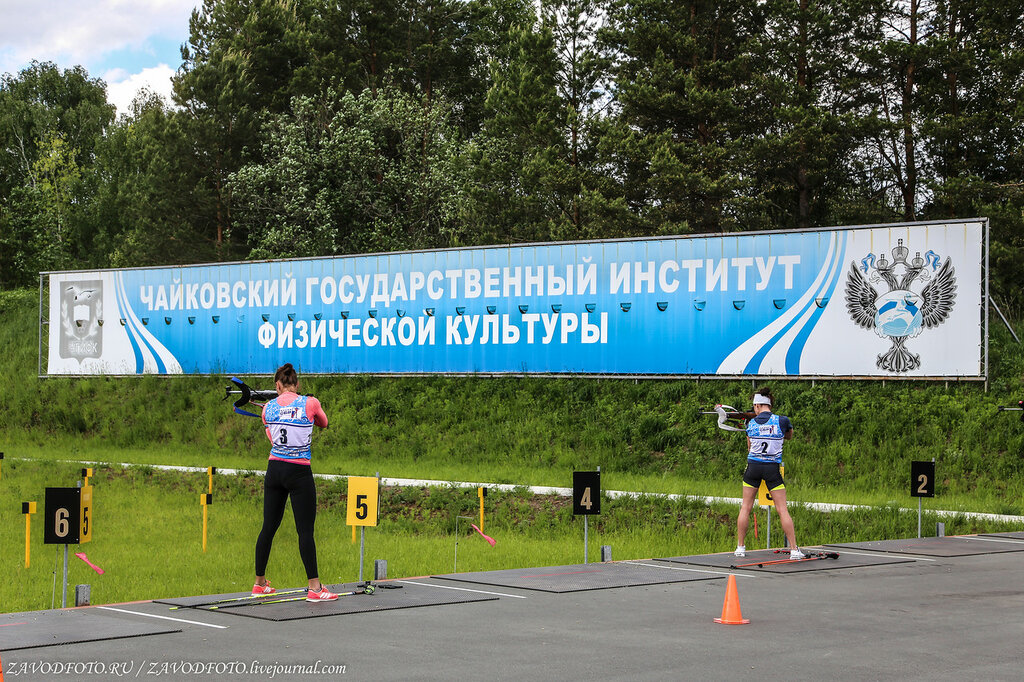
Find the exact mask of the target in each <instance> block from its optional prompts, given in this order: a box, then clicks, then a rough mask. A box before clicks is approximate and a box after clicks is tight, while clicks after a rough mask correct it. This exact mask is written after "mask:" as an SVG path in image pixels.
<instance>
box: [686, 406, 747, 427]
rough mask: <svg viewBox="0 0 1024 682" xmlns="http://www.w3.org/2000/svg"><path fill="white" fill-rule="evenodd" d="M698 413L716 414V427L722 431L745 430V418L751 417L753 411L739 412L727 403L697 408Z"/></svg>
mask: <svg viewBox="0 0 1024 682" xmlns="http://www.w3.org/2000/svg"><path fill="white" fill-rule="evenodd" d="M698 412H699V414H715V415H718V428H720V429H722V430H723V431H744V432H745V431H746V430H747V426H746V423H745V422H746V420H748V419H753V418H754V413H753V412H740V411H739V410H737V409H736V408H735V407H730V406H729V405H715V409H714V410H710V411H709V410H698Z"/></svg>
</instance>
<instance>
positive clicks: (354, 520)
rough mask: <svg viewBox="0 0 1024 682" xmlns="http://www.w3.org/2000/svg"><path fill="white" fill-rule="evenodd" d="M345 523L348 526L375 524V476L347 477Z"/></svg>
mask: <svg viewBox="0 0 1024 682" xmlns="http://www.w3.org/2000/svg"><path fill="white" fill-rule="evenodd" d="M345 523H347V524H348V525H350V526H376V525H377V479H376V477H373V476H349V477H348V509H347V514H346V517H345ZM353 532H354V531H353ZM353 537H354V536H353Z"/></svg>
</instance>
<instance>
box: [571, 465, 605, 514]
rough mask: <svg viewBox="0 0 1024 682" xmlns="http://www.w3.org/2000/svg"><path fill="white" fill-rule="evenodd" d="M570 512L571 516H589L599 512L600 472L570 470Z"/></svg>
mask: <svg viewBox="0 0 1024 682" xmlns="http://www.w3.org/2000/svg"><path fill="white" fill-rule="evenodd" d="M572 513H573V516H589V515H591V514H600V513H601V472H600V471H574V472H572Z"/></svg>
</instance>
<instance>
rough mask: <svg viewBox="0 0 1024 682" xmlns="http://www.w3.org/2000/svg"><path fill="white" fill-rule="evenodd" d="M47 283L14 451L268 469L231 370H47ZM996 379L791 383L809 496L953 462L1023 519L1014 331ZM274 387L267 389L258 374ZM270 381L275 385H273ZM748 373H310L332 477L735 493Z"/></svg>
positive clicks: (864, 496)
mask: <svg viewBox="0 0 1024 682" xmlns="http://www.w3.org/2000/svg"><path fill="white" fill-rule="evenodd" d="M37 311H38V300H37V295H36V292H35V291H31V290H30V291H21V292H0V348H3V349H4V352H3V354H2V356H0V371H2V373H3V376H4V377H6V379H7V384H8V386H9V387H10V389H9V390H7V391H5V392H4V394H3V397H2V398H0V400H2V403H3V404H2V408H3V414H4V415H5V417H6V420H5V421H6V423H5V425H4V429H2V430H0V449H2V450H5V451H7V452H8V456H17V455H24V456H30V457H40V458H49V459H59V458H79V459H91V460H101V461H135V462H148V463H164V464H190V465H198V466H208V465H215V466H220V467H240V468H261V467H262V466H263V463H264V461H265V458H266V455H265V450H266V445H265V441H264V440H263V437H262V435H261V433H260V430H259V424H258V422H257V421H256V420H252V419H247V418H242V417H238V416H235V415H233V414H232V413H231V412H230V410H229V409H228V404H227V403H225V402H223V401H222V400H221V398H222V396H223V388H224V386H225V384H226V381H225V380H224V379H220V378H197V377H172V378H161V377H141V378H129V379H125V378H95V379H47V380H39V379H37V378H36V376H35V375H36V366H37V359H36V347H37V336H36V321H35V316H36V314H37ZM990 358H991V360H990V362H991V371H990V375H991V381H990V390H989V392H988V393H986V392H985V390H984V386H983V385H982V384H979V383H965V384H951V385H950V386H949V387H948V388H947V387H946V386H945V385H944V384H943V383H942V382H938V383H934V382H886V383H885V385H883V384H882V383H881V382H849V381H842V382H840V381H836V382H816V384H814V385H812V384H811V382H776V386H775V391H776V394H777V395H778V396H780V397H781V405H780V408H779V410H780V411H781V412H782V413H784V414H788V415H789V416H790V417H791V418H792V419H793V422H794V425H795V428H796V438H795V439H794V441H793V442H792V443H791V444H789V445H787V457H786V464H787V467H786V471H787V479H789V481H790V488H791V490H792V493H791V494H792V497H793V498H794V499H813V500H819V501H835V502H854V503H857V502H859V503H875V504H885V503H888V502H890V501H897V502H903V503H909V502H910V500H909V498H908V494H907V486H908V478H909V462H910V461H911V460H914V459H931V458H932V457H935V458H936V460H937V461H938V466H937V472H938V477H939V483H940V486H939V493H940V496H941V506H942V507H944V508H954V509H970V510H978V511H991V512H998V513H1014V514H1019V513H1024V502H1022V498H1024V476H1022V474H1024V459H1022V453H1024V426H1022V425H1021V424H1020V422H1019V421H1017V419H1016V418H1015V416H1014V415H1013V414H1012V413H1010V414H1006V413H998V412H997V411H996V409H995V406H996V405H998V404H1008V403H1010V402H1014V403H1015V402H1016V400H1018V399H1020V398H1022V397H1024V390H1022V375H1024V348H1022V347H1021V346H1018V345H1016V344H1015V343H1014V342H1013V340H1012V339H1011V337H1010V335H1009V334H1008V333H1007V332H1006V330H1005V328H1003V327H1002V325H1001V324H999V325H997V326H996V325H993V327H992V338H991V341H990ZM254 383H257V382H254ZM263 383H264V384H265V383H268V382H267V381H264V382H263ZM750 388H751V384H750V382H746V381H700V382H698V381H692V380H681V381H643V382H634V381H630V380H598V379H585V378H562V379H550V378H529V377H527V378H520V377H508V378H496V379H495V378H472V377H452V378H448V377H433V378H431V377H428V378H376V377H315V376H308V377H306V379H305V380H304V382H303V390H304V391H306V392H313V393H315V394H316V395H318V396H319V397H320V398H321V400H322V401H323V403H324V405H325V407H326V409H327V412H328V414H329V415H330V418H331V428H330V429H328V430H327V431H326V432H323V433H322V434H318V438H317V443H316V460H317V461H316V468H317V471H320V472H325V473H327V472H331V473H353V474H363V475H365V474H373V473H375V472H380V473H381V475H383V476H393V477H399V476H404V477H413V476H416V477H424V478H434V479H461V480H467V479H468V480H477V481H489V482H499V483H519V484H545V485H562V486H566V485H569V484H570V483H569V482H570V481H571V476H570V472H571V471H572V470H573V469H580V468H593V467H595V466H601V468H602V471H603V472H605V477H604V486H605V487H606V488H608V489H612V488H615V489H631V490H644V491H649V492H682V493H701V494H727V495H735V494H736V492H737V478H738V474H739V472H740V470H741V468H742V466H743V456H742V452H741V449H740V439H741V437H740V436H738V435H736V434H730V433H727V432H724V431H720V430H718V429H716V428H715V427H714V425H713V422H712V420H711V419H710V418H707V417H705V418H697V417H696V416H695V411H696V409H697V408H698V407H699V406H702V405H704V406H706V405H711V404H714V403H716V402H724V403H730V404H744V403H745V402H746V399H747V396H748V395H749V392H750Z"/></svg>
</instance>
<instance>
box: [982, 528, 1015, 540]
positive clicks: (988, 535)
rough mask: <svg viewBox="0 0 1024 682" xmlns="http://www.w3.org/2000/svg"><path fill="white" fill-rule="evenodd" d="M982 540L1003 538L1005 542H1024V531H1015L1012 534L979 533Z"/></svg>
mask: <svg viewBox="0 0 1024 682" xmlns="http://www.w3.org/2000/svg"><path fill="white" fill-rule="evenodd" d="M978 537H980V538H1002V539H1004V540H1024V530H1015V531H1013V532H1010V533H978Z"/></svg>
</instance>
